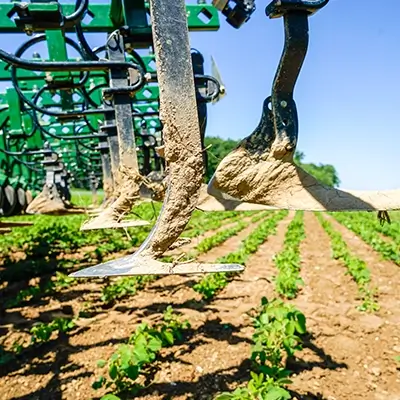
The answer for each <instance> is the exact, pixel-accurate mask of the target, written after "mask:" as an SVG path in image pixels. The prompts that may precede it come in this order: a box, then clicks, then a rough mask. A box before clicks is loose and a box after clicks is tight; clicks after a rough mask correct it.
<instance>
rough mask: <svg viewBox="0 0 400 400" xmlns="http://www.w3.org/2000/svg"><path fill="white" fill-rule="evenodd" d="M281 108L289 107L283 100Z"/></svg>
mask: <svg viewBox="0 0 400 400" xmlns="http://www.w3.org/2000/svg"><path fill="white" fill-rule="evenodd" d="M281 106H282V107H283V108H286V107H287V103H286V101H285V100H282V101H281Z"/></svg>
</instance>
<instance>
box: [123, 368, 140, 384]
mask: <svg viewBox="0 0 400 400" xmlns="http://www.w3.org/2000/svg"><path fill="white" fill-rule="evenodd" d="M125 372H126V375H127V376H128V378H129V379H132V380H133V381H134V380H136V379H137V378H138V376H139V367H138V366H137V365H130V366H129V367H128V368H127V369H126V371H125Z"/></svg>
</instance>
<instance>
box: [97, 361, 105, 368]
mask: <svg viewBox="0 0 400 400" xmlns="http://www.w3.org/2000/svg"><path fill="white" fill-rule="evenodd" d="M106 364H107V361H106V360H99V361H97V366H98V367H99V368H103V367H104V366H105V365H106Z"/></svg>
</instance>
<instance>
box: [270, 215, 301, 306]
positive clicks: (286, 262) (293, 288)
mask: <svg viewBox="0 0 400 400" xmlns="http://www.w3.org/2000/svg"><path fill="white" fill-rule="evenodd" d="M303 216H304V213H303V212H302V211H297V212H296V215H295V217H294V218H293V220H292V221H291V222H290V224H289V226H288V229H287V231H286V234H285V241H284V247H283V250H282V251H281V252H280V253H279V254H277V255H276V256H275V257H274V262H275V265H276V267H277V269H278V271H279V272H278V275H277V276H276V277H275V279H274V281H275V290H276V291H277V293H279V294H281V295H282V296H284V297H286V298H287V299H293V298H295V297H296V296H297V293H298V291H299V286H300V285H303V284H304V282H303V280H302V279H301V277H300V262H301V259H300V243H301V241H302V240H303V239H304V237H305V232H304V223H303Z"/></svg>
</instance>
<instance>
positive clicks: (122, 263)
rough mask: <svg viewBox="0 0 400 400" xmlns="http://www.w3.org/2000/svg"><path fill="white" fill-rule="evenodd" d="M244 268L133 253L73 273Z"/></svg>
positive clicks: (96, 274)
mask: <svg viewBox="0 0 400 400" xmlns="http://www.w3.org/2000/svg"><path fill="white" fill-rule="evenodd" d="M243 269H244V268H243V266H241V265H239V264H203V263H200V262H199V263H196V262H188V263H164V262H161V261H157V260H154V258H152V257H142V256H137V255H136V254H132V255H130V256H126V257H122V258H120V259H118V260H114V261H109V262H106V263H103V264H99V265H96V266H94V267H89V268H85V269H83V270H81V271H77V272H74V273H72V274H71V275H70V276H72V277H75V278H89V277H106V276H133V275H179V274H185V275H186V274H204V273H208V272H239V271H242V270H243Z"/></svg>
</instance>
